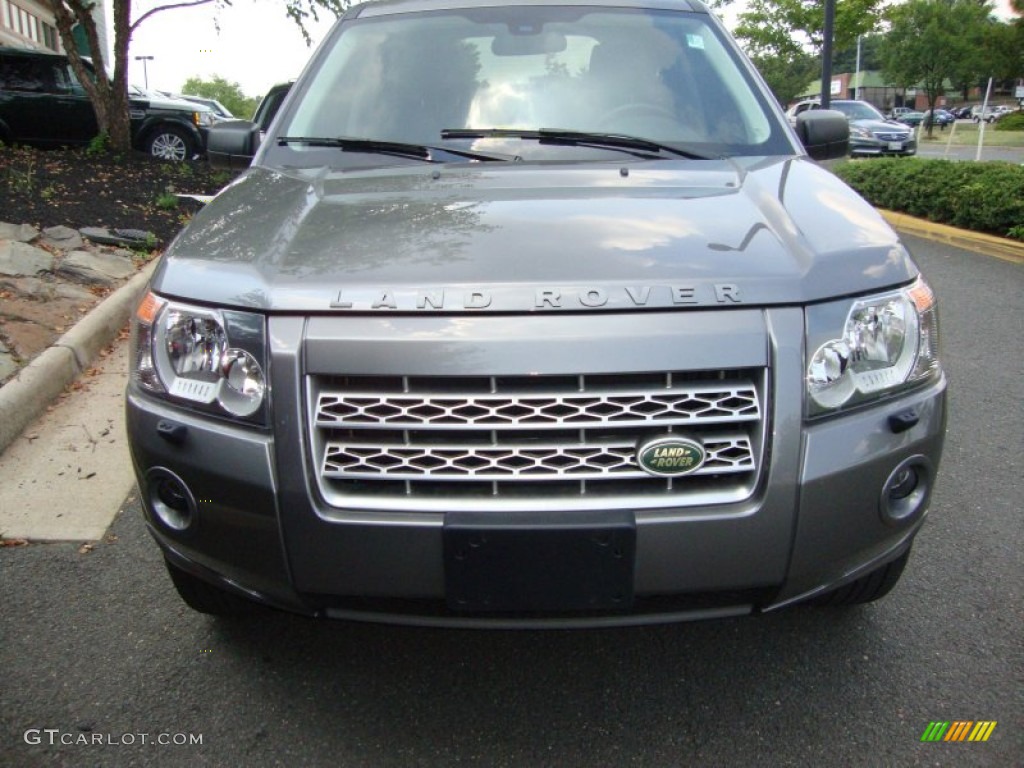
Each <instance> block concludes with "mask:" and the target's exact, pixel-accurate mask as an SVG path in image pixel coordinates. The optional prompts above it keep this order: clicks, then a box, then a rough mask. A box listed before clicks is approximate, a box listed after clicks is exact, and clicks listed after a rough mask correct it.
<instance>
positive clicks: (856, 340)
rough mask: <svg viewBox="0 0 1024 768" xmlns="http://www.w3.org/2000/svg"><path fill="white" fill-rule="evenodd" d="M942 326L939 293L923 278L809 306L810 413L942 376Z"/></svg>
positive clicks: (902, 388) (808, 375) (810, 414)
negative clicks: (878, 291)
mask: <svg viewBox="0 0 1024 768" xmlns="http://www.w3.org/2000/svg"><path fill="white" fill-rule="evenodd" d="M841 317H845V320H843V321H841V322H842V324H841V325H840V324H839V322H837V321H839V319H840V318H841ZM830 326H831V328H832V330H831V331H830V330H829V328H830ZM836 326H838V327H836ZM938 331H939V329H938V318H937V317H936V312H935V296H934V294H933V293H932V291H931V288H929V287H928V284H927V283H925V281H924V280H922V279H921V278H918V279H917V281H916V282H914V283H913V285H910V286H908V287H907V288H903V289H900V290H898V291H892V292H889V293H884V294H881V295H879V296H871V297H867V298H862V299H857V300H855V301H852V302H849V301H845V302H833V303H830V304H826V305H820V306H815V307H810V308H809V309H808V310H807V342H808V343H807V349H808V352H809V358H808V362H807V377H806V381H807V395H808V398H807V413H808V415H809V416H819V415H822V414H825V413H829V412H832V411H836V410H838V409H840V408H844V407H849V406H854V405H859V404H861V403H864V402H869V401H871V400H874V399H878V398H880V397H884V396H886V395H889V394H892V393H894V392H899V391H902V390H904V389H907V388H909V387H912V386H915V385H917V384H920V383H922V382H924V381H927V380H930V379H932V378H933V377H935V376H937V375H938V373H939V355H938ZM830 337H831V338H830Z"/></svg>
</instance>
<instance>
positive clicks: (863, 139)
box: [786, 99, 917, 157]
mask: <svg viewBox="0 0 1024 768" xmlns="http://www.w3.org/2000/svg"><path fill="white" fill-rule="evenodd" d="M829 108H830V109H835V110H838V111H839V112H842V113H843V114H844V115H846V118H847V119H848V120H849V121H850V155H851V156H854V157H856V156H857V155H916V154H917V139H916V138H915V137H914V132H913V131H912V130H910V128H908V127H907V126H906V125H904V124H903V123H902V122H898V120H899V121H902V120H905V119H907V116H908V115H911V114H916V113H912V112H909V111H907V112H901V113H900V115H899V118H898V120H895V119H894V120H889V119H887V118H886V117H885V116H884V115H883V114H882V113H881V112H879V111H878V110H877V109H876V108H875V107H874V106H873V105H871V104H869V103H868V102H866V101H855V100H853V99H832V100H831V101H830V102H829ZM814 109H821V102H820V101H818V100H817V99H809V100H806V101H801V102H798V103H797V104H794V105H793V106H792V107H790V108H789V110H787V112H786V114H787V116H788V117H789V119H790V122H793V121H794V120H795V119H796V117H797V115H800V114H802V113H803V112H805V111H807V110H814Z"/></svg>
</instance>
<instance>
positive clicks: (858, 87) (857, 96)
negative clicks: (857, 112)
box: [853, 35, 862, 101]
mask: <svg viewBox="0 0 1024 768" xmlns="http://www.w3.org/2000/svg"><path fill="white" fill-rule="evenodd" d="M861 37H862V35H857V85H856V86H855V88H856V90H855V91H854V92H853V98H855V99H856V100H857V101H860V39H861Z"/></svg>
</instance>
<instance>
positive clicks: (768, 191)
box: [153, 158, 917, 313]
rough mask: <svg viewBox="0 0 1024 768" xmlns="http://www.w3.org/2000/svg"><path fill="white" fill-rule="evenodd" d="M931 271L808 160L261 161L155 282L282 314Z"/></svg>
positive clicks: (654, 295)
mask: <svg viewBox="0 0 1024 768" xmlns="http://www.w3.org/2000/svg"><path fill="white" fill-rule="evenodd" d="M916 274H917V271H916V268H915V267H914V265H913V263H912V262H911V260H910V258H909V256H908V255H907V252H906V250H905V249H904V248H903V246H902V245H901V244H900V242H899V240H898V239H897V237H896V235H895V234H894V233H893V231H892V229H891V228H890V227H889V226H888V225H887V224H886V223H885V221H884V220H883V219H882V218H881V216H880V215H879V214H878V213H877V212H876V211H875V210H874V209H873V208H871V207H870V206H869V205H868V204H867V203H865V202H864V200H862V199H861V198H860V197H859V196H857V195H856V194H854V193H853V192H852V191H850V189H849V188H848V187H846V186H845V185H844V184H843V183H842V182H840V181H839V180H838V179H837V178H836V177H835V176H834V175H832V174H831V173H830V172H828V171H827V170H825V169H823V168H821V167H819V166H817V165H816V164H815V163H813V162H811V161H809V160H807V159H804V158H760V159H757V158H753V159H749V158H748V159H745V161H744V162H742V163H737V162H733V161H727V160H721V161H689V160H680V161H657V162H642V163H637V162H632V163H629V164H628V165H626V166H623V165H621V164H610V163H609V164H604V163H601V164H594V163H587V164H579V165H554V166H553V165H527V164H514V165H513V164H504V163H503V164H500V165H499V164H498V163H487V164H486V165H485V164H482V163H466V164H459V165H445V166H436V165H434V166H432V165H426V164H424V165H415V166H403V167H399V168H394V167H392V168H387V169H378V170H373V171H365V170H363V171H349V172H340V171H326V170H321V171H319V172H309V171H302V172H300V171H295V172H288V173H282V172H276V171H273V170H269V169H266V168H253V169H250V170H249V171H247V172H246V173H245V174H244V175H243V176H241V177H239V178H238V179H237V180H236V181H235V182H233V183H232V184H231V185H229V186H228V187H227V188H226V189H225V190H224V191H223V192H222V193H221V194H220V195H219V196H218V197H217V198H216V199H215V200H213V201H212V202H211V203H210V204H209V205H208V206H206V207H205V208H204V209H203V210H201V211H200V212H199V213H198V214H197V215H196V216H195V218H194V219H193V221H192V223H191V224H190V225H189V226H188V227H187V228H186V229H185V230H184V231H183V232H182V233H180V234H179V236H178V237H177V238H176V239H175V241H174V243H172V245H171V246H170V247H169V248H168V250H167V253H166V254H165V256H164V258H163V260H162V262H161V264H160V266H159V267H158V269H157V272H156V274H155V275H154V279H153V289H154V290H155V291H157V292H158V293H160V294H162V295H165V296H169V297H176V298H179V299H183V300H190V301H199V302H205V303H210V304H214V305H221V306H234V307H251V308H257V309H260V310H269V311H302V312H323V313H331V312H396V311H399V312H401V311H409V312H422V311H427V312H429V311H445V312H462V311H465V312H481V311H492V312H532V311H552V310H575V311H580V310H593V311H598V310H623V309H630V310H638V309H657V308H675V309H687V308H694V307H708V306H727V307H736V306H752V305H770V304H789V303H804V302H811V301H817V300H821V299H826V298H831V297H836V296H841V295H849V294H855V293H860V292H866V291H871V290H876V289H879V288H883V287H888V286H892V285H895V284H900V283H905V282H908V281H910V280H911V279H912V278H913V277H914V276H915V275H916Z"/></svg>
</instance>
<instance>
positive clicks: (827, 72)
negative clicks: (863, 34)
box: [821, 0, 836, 109]
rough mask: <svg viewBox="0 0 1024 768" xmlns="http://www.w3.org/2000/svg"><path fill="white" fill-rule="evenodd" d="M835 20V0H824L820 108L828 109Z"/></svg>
mask: <svg viewBox="0 0 1024 768" xmlns="http://www.w3.org/2000/svg"><path fill="white" fill-rule="evenodd" d="M835 20H836V0H825V29H824V30H823V31H822V32H823V33H822V37H823V40H822V45H821V108H822V109H828V108H829V104H830V102H831V99H832V32H833V29H834V27H835Z"/></svg>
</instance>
